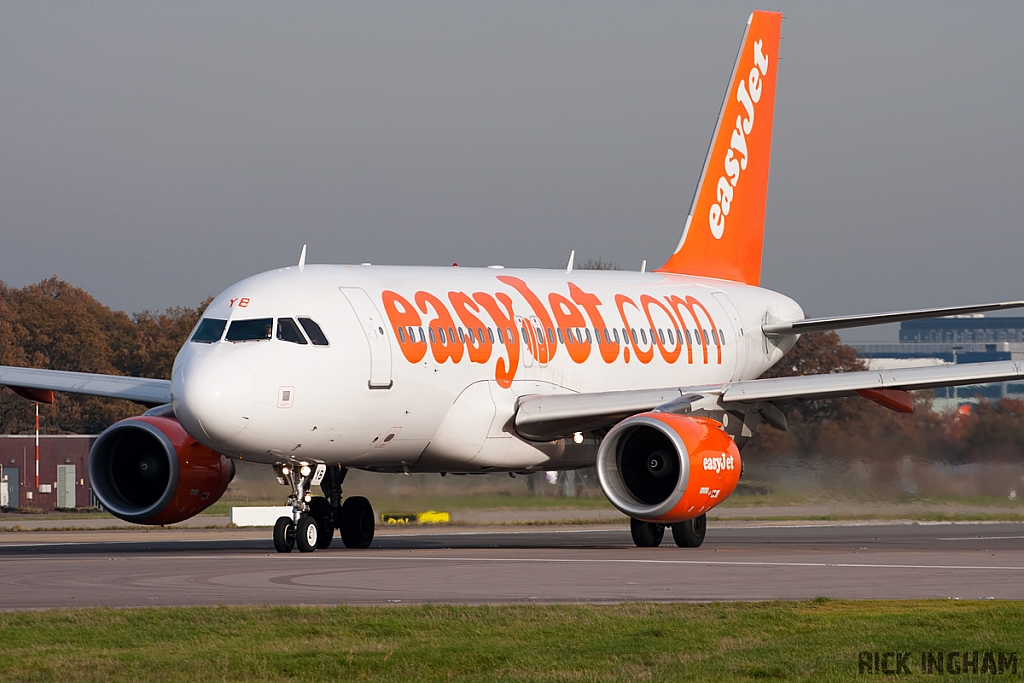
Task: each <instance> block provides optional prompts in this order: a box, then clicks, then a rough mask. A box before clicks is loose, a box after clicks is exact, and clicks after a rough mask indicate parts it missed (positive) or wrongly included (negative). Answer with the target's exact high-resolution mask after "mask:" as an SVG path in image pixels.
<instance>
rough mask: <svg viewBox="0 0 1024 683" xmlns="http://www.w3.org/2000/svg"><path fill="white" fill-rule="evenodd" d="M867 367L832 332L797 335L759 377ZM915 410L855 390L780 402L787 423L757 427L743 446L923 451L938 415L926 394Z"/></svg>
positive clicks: (845, 452)
mask: <svg viewBox="0 0 1024 683" xmlns="http://www.w3.org/2000/svg"><path fill="white" fill-rule="evenodd" d="M865 369H866V367H865V365H864V363H863V361H861V360H860V359H859V358H857V354H856V352H855V351H854V350H853V349H852V348H851V347H849V346H846V345H845V344H843V343H842V342H841V340H840V339H839V335H838V334H836V333H835V332H812V333H810V334H805V335H802V336H801V337H800V340H799V341H797V343H796V345H795V346H794V347H793V348H792V349H791V350H790V351H789V353H787V354H786V355H785V356H784V357H783V358H782V360H780V361H779V362H778V363H776V364H775V365H774V366H773V367H772V368H770V369H769V370H768V371H767V372H766V373H764V375H763V377H793V376H800V375H817V374H823V373H832V372H857V371H860V370H865ZM916 402H917V406H916V410H915V413H914V414H912V415H904V414H900V413H894V412H892V411H891V410H888V409H886V408H883V407H881V406H879V405H877V404H875V403H872V402H871V401H868V400H867V399H864V398H861V397H859V396H853V397H849V398H837V399H812V400H806V401H786V402H781V403H780V407H781V408H783V410H784V412H785V413H786V420H787V422H788V425H789V428H788V429H787V431H785V432H779V431H778V430H775V429H773V428H771V427H768V426H767V425H761V426H759V427H758V430H757V434H756V437H755V439H753V440H752V441H751V443H750V445H749V446H748V447H747V448H748V449H749V451H750V453H751V454H752V455H761V456H764V455H783V454H789V455H815V454H820V455H829V456H836V457H843V458H871V459H895V458H898V457H901V456H902V455H905V454H907V453H913V454H920V453H922V452H927V451H928V450H929V449H930V448H931V447H932V446H933V445H934V444H935V442H936V440H937V439H939V438H940V436H939V435H940V430H939V429H938V420H937V418H936V417H935V416H934V414H933V413H932V412H931V409H930V406H929V404H928V398H927V397H925V396H921V397H918V398H917V399H916Z"/></svg>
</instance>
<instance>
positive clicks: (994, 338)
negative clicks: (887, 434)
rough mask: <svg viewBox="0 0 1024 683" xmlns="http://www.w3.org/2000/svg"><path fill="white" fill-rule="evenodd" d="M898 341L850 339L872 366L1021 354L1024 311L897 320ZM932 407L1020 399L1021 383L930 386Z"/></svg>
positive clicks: (970, 360)
mask: <svg viewBox="0 0 1024 683" xmlns="http://www.w3.org/2000/svg"><path fill="white" fill-rule="evenodd" d="M899 339H900V340H899V343H897V344H880V343H868V344H860V343H858V344H850V346H852V347H853V348H854V349H856V351H857V356H858V357H859V358H862V359H863V360H865V361H867V364H868V367H869V368H870V369H873V370H882V369H887V368H894V367H908V366H920V365H943V364H952V363H957V364H960V363H985V362H989V361H998V360H1024V317H1015V318H1003V317H1000V318H986V317H985V316H981V315H977V316H963V317H959V316H957V317H952V318H931V319H927V320H910V321H907V322H903V323H901V324H900V336H899ZM934 391H935V398H936V400H935V403H934V406H935V409H936V410H946V409H948V408H952V407H955V406H957V405H962V404H964V403H977V402H978V401H979V400H981V399H1000V398H1006V397H1010V398H1020V399H1024V383H1021V382H1019V381H1018V382H1001V383H996V384H978V385H970V386H963V387H959V388H955V389H954V388H953V387H948V388H942V389H935V390H934Z"/></svg>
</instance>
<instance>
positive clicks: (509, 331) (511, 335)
mask: <svg viewBox="0 0 1024 683" xmlns="http://www.w3.org/2000/svg"><path fill="white" fill-rule="evenodd" d="M505 334H506V335H508V343H509V344H515V343H516V331H515V329H514V328H511V327H506V328H505Z"/></svg>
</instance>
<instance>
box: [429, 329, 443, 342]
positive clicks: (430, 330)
mask: <svg viewBox="0 0 1024 683" xmlns="http://www.w3.org/2000/svg"><path fill="white" fill-rule="evenodd" d="M437 329H441V328H440V327H439V328H437ZM427 332H429V333H430V343H431V344H436V343H437V339H435V338H434V328H433V327H428V328H427Z"/></svg>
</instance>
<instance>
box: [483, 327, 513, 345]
mask: <svg viewBox="0 0 1024 683" xmlns="http://www.w3.org/2000/svg"><path fill="white" fill-rule="evenodd" d="M511 338H512V331H511V330H509V339H511ZM487 339H488V340H489V341H490V342H491V343H492V344H493V343H494V333H493V332H491V328H489V327H488V328H487ZM498 341H500V342H501V343H502V344H504V343H505V339H504V337H503V336H502V333H501V328H500V327H499V328H498Z"/></svg>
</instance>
